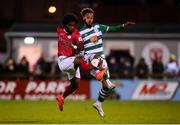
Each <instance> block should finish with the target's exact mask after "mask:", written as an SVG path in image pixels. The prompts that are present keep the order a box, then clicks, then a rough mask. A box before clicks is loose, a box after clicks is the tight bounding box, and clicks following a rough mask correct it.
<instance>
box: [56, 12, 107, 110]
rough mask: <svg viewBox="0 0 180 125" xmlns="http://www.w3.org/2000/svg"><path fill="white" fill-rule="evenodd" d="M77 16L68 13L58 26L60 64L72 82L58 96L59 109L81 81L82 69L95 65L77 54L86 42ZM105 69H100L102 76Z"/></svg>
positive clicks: (88, 68)
mask: <svg viewBox="0 0 180 125" xmlns="http://www.w3.org/2000/svg"><path fill="white" fill-rule="evenodd" d="M77 22H78V21H77V18H76V16H75V15H73V14H68V15H66V16H65V17H64V19H63V25H62V26H59V27H58V28H57V33H58V65H59V68H60V70H61V71H62V72H64V73H66V74H67V76H68V79H69V80H70V82H71V84H70V85H69V86H68V87H67V88H66V90H65V92H64V93H63V94H62V95H58V96H57V98H56V99H57V101H58V105H59V109H60V110H61V111H62V110H63V105H64V99H65V98H66V97H67V96H68V95H70V94H72V93H73V92H74V91H75V90H76V89H77V88H78V85H79V82H80V69H79V68H81V69H83V70H88V71H89V70H91V69H92V68H93V66H91V65H90V64H88V63H87V62H86V61H85V60H84V58H83V56H82V55H76V54H78V53H79V52H80V51H82V50H83V49H84V44H83V42H82V38H81V36H80V33H79V31H78V30H77V29H76V26H75V25H76V23H77ZM104 73H105V72H104V71H102V72H101V71H100V76H99V77H100V78H101V77H103V74H104Z"/></svg>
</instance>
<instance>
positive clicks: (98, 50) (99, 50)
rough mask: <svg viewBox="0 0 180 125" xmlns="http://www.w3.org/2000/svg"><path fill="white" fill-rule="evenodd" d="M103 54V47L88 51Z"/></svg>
mask: <svg viewBox="0 0 180 125" xmlns="http://www.w3.org/2000/svg"><path fill="white" fill-rule="evenodd" d="M101 51H102V52H103V47H100V48H97V49H92V50H88V51H86V53H98V52H101Z"/></svg>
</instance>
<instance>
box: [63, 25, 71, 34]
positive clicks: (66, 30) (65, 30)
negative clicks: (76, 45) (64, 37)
mask: <svg viewBox="0 0 180 125" xmlns="http://www.w3.org/2000/svg"><path fill="white" fill-rule="evenodd" d="M64 32H66V33H67V34H72V32H71V31H69V30H68V28H66V27H64Z"/></svg>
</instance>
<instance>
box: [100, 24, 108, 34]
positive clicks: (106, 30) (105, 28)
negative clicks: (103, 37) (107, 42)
mask: <svg viewBox="0 0 180 125" xmlns="http://www.w3.org/2000/svg"><path fill="white" fill-rule="evenodd" d="M99 28H100V31H101V32H103V33H105V32H108V30H109V26H107V25H103V24H99Z"/></svg>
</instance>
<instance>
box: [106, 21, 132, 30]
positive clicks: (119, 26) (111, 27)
mask: <svg viewBox="0 0 180 125" xmlns="http://www.w3.org/2000/svg"><path fill="white" fill-rule="evenodd" d="M134 24H135V23H134V22H126V23H123V24H119V25H116V26H109V27H108V29H107V32H117V31H120V30H121V29H123V28H124V27H127V26H129V25H134Z"/></svg>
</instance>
